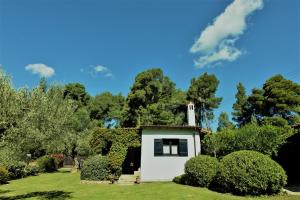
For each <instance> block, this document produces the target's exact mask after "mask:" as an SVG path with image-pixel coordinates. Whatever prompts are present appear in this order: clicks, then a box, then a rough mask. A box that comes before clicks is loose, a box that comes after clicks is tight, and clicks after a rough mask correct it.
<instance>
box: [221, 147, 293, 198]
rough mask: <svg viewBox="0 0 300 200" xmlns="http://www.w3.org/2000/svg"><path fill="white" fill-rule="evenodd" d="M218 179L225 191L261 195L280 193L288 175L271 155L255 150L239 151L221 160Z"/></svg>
mask: <svg viewBox="0 0 300 200" xmlns="http://www.w3.org/2000/svg"><path fill="white" fill-rule="evenodd" d="M216 181H217V185H218V186H219V187H220V188H223V189H224V191H225V192H232V193H234V194H240V195H246V194H250V195H261V194H273V193H278V192H279V191H280V190H281V188H282V187H283V186H284V185H285V184H286V181H287V176H286V174H285V171H284V170H283V168H282V167H281V166H280V165H279V164H278V163H276V162H275V161H273V160H272V159H271V158H270V157H268V156H266V155H263V154H261V153H259V152H255V151H237V152H234V153H231V154H229V155H227V156H225V157H224V158H223V159H222V160H221V164H220V169H219V172H218V175H217V178H216Z"/></svg>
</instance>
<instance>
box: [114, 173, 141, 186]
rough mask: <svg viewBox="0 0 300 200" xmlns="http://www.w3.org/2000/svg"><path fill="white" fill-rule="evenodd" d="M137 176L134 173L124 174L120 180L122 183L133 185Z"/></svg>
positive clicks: (119, 182)
mask: <svg viewBox="0 0 300 200" xmlns="http://www.w3.org/2000/svg"><path fill="white" fill-rule="evenodd" d="M136 178H137V176H135V175H133V174H122V175H121V176H120V178H119V180H118V184H120V185H133V184H134V183H135V182H136Z"/></svg>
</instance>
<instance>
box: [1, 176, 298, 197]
mask: <svg viewBox="0 0 300 200" xmlns="http://www.w3.org/2000/svg"><path fill="white" fill-rule="evenodd" d="M17 199H40V200H45V199H52V200H67V199H72V200H73V199H74V200H75V199H83V200H96V199H97V200H101V199H105V200H110V199H124V200H125V199H126V200H127V199H130V200H135V199H142V200H152V199H157V200H158V199H159V200H164V199H174V200H177V199H178V200H179V199H180V200H182V199H186V200H188V199H191V200H192V199H193V200H195V199H199V200H251V199H253V200H299V199H300V196H288V195H282V196H272V197H238V196H233V195H230V194H220V193H217V192H213V191H210V190H208V189H206V188H196V187H190V186H184V185H178V184H175V183H145V184H140V185H132V186H120V185H86V184H80V182H79V174H78V173H68V172H57V173H52V174H42V175H39V176H36V177H28V178H25V179H21V180H15V181H11V182H10V183H9V184H7V185H2V186H0V200H17Z"/></svg>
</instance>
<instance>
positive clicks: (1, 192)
mask: <svg viewBox="0 0 300 200" xmlns="http://www.w3.org/2000/svg"><path fill="white" fill-rule="evenodd" d="M8 192H11V190H0V194H5V193H8Z"/></svg>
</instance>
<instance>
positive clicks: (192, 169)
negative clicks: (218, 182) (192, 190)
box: [184, 155, 219, 187]
mask: <svg viewBox="0 0 300 200" xmlns="http://www.w3.org/2000/svg"><path fill="white" fill-rule="evenodd" d="M218 165H219V161H218V160H217V159H216V158H214V157H210V156H205V155H200V156H196V157H193V158H191V159H189V160H188V161H187V162H186V163H185V169H184V171H185V174H186V176H187V177H188V182H189V183H188V184H190V185H195V186H201V187H208V186H209V185H210V183H211V182H212V180H213V178H214V177H215V176H216V174H217V170H218Z"/></svg>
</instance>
